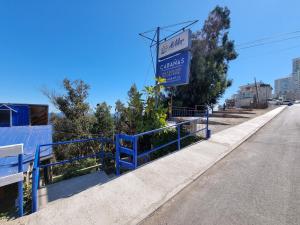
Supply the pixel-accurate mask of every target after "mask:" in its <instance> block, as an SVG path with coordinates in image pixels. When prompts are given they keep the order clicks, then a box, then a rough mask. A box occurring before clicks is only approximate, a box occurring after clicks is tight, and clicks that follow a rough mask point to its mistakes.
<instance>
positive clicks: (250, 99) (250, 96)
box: [235, 82, 273, 108]
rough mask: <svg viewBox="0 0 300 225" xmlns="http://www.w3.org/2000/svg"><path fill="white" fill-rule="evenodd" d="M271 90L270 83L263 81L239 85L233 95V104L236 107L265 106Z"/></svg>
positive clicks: (270, 95) (270, 96)
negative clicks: (236, 92) (235, 93)
mask: <svg viewBox="0 0 300 225" xmlns="http://www.w3.org/2000/svg"><path fill="white" fill-rule="evenodd" d="M272 90H273V88H272V87H271V85H270V84H265V83H263V82H257V83H256V84H255V83H253V84H247V85H243V86H240V90H239V91H238V94H237V95H236V96H235V106H236V107H237V108H261V107H266V106H267V104H268V99H271V98H272Z"/></svg>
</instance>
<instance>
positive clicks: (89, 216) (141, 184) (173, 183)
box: [12, 107, 285, 225]
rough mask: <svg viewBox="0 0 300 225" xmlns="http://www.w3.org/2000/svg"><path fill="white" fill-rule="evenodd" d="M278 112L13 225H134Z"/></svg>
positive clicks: (62, 201)
mask: <svg viewBox="0 0 300 225" xmlns="http://www.w3.org/2000/svg"><path fill="white" fill-rule="evenodd" d="M284 108H285V107H279V108H277V109H275V110H272V111H270V112H268V113H266V114H264V115H262V116H259V117H257V118H254V119H252V120H249V121H247V122H245V123H242V124H240V125H238V126H235V127H232V128H229V129H227V130H224V131H221V132H219V133H217V134H215V135H212V138H211V139H210V140H209V141H202V142H200V143H197V144H195V145H192V146H190V147H187V148H185V149H183V150H181V151H178V152H176V153H174V154H171V155H168V156H166V157H163V158H160V159H158V160H156V161H154V162H151V163H149V164H147V165H145V166H143V167H141V168H139V169H137V170H135V171H133V172H130V173H127V174H125V175H123V176H121V177H119V178H117V179H114V180H112V181H111V182H108V183H105V184H103V185H99V186H94V187H92V188H90V189H87V190H86V191H83V192H81V193H79V194H77V195H74V196H72V197H70V198H66V199H62V200H57V201H55V202H52V203H49V205H48V206H47V207H46V208H44V209H42V210H40V211H39V212H37V213H35V214H32V215H29V216H26V217H23V218H21V219H18V220H15V221H13V222H12V224H43V225H50V224H51V225H52V224H53V225H54V224H55V225H57V224H72V225H77V224H78V225H82V224H105V225H108V224H136V223H138V222H140V221H141V220H143V219H144V218H145V217H147V216H148V215H149V214H151V213H152V212H153V211H155V210H156V209H157V208H158V207H160V206H161V205H163V204H164V203H165V202H167V201H168V200H169V199H170V198H172V197H174V196H175V195H176V194H177V193H178V192H179V191H180V190H182V189H183V188H184V187H186V186H187V185H189V184H191V182H193V181H194V180H195V179H196V178H198V177H199V176H200V175H201V174H203V173H204V172H205V171H206V170H207V169H208V168H210V167H211V166H212V165H214V164H215V163H216V162H218V161H219V160H220V159H222V158H223V157H224V156H225V155H227V154H228V153H229V152H231V151H232V150H233V149H234V148H236V147H237V146H239V145H240V144H241V143H242V142H243V141H245V140H246V139H247V138H249V137H250V136H251V135H253V134H254V133H255V132H256V131H257V130H258V129H260V128H261V127H263V126H264V125H265V124H266V123H267V122H269V121H270V120H271V119H273V118H274V117H275V116H276V115H278V114H279V113H280V112H281V111H282V110H283V109H284Z"/></svg>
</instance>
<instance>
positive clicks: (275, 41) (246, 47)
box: [237, 35, 300, 50]
mask: <svg viewBox="0 0 300 225" xmlns="http://www.w3.org/2000/svg"><path fill="white" fill-rule="evenodd" d="M296 38H300V35H298V36H294V37H289V38H284V39H279V40H274V41H269V42H262V43H258V44H252V45H249V46H245V47H241V48H237V50H244V49H248V48H254V47H258V46H263V45H268V44H273V43H279V42H283V41H288V40H292V39H296Z"/></svg>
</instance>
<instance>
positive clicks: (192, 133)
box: [180, 128, 206, 140]
mask: <svg viewBox="0 0 300 225" xmlns="http://www.w3.org/2000/svg"><path fill="white" fill-rule="evenodd" d="M203 130H206V128H203V129H200V130H197V131H194V132H191V133H189V134H187V135H185V136H183V137H180V140H183V139H185V138H187V137H190V136H192V135H194V134H196V133H198V132H200V131H203Z"/></svg>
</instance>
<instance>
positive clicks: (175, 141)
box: [138, 139, 178, 158]
mask: <svg viewBox="0 0 300 225" xmlns="http://www.w3.org/2000/svg"><path fill="white" fill-rule="evenodd" d="M177 142H178V140H177V139H176V140H174V141H170V142H168V143H166V144H163V145H161V146H158V147H156V148H153V149H150V150H147V151H145V152H143V153H141V154H139V155H138V158H142V157H144V156H146V155H148V154H150V153H152V152H155V151H157V150H159V149H162V148H164V147H167V146H169V145H172V144H175V143H177Z"/></svg>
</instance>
